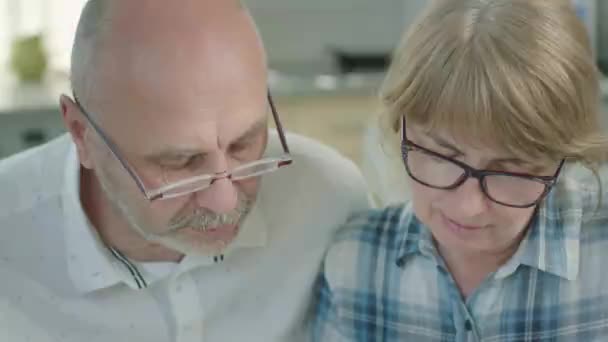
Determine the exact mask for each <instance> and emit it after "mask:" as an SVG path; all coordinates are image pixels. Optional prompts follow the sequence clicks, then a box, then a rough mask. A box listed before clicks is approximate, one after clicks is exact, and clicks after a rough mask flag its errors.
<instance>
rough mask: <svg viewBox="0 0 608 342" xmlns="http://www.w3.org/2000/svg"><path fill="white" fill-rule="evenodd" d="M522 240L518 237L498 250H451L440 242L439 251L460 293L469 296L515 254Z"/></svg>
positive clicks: (465, 296)
mask: <svg viewBox="0 0 608 342" xmlns="http://www.w3.org/2000/svg"><path fill="white" fill-rule="evenodd" d="M520 242H521V239H518V240H517V241H515V242H514V243H513V244H511V245H509V246H508V247H507V248H505V249H504V250H500V251H496V252H481V251H480V252H470V253H467V252H461V251H451V250H449V249H447V248H442V246H441V245H439V244H438V251H439V254H440V255H441V257H442V258H443V260H444V262H445V264H446V267H447V268H448V271H449V272H450V274H451V275H452V277H453V278H454V281H455V282H456V286H457V287H458V289H459V290H460V293H461V294H462V296H463V297H464V298H468V297H469V296H470V295H471V294H472V293H473V292H474V291H475V289H477V288H478V287H479V285H481V283H482V282H483V281H484V280H485V279H486V278H487V276H488V275H490V274H491V273H493V272H496V271H497V270H498V269H499V268H500V267H501V266H502V265H504V264H505V263H506V262H507V261H508V260H509V259H510V258H511V257H512V256H513V254H515V251H517V248H518V247H519V243H520Z"/></svg>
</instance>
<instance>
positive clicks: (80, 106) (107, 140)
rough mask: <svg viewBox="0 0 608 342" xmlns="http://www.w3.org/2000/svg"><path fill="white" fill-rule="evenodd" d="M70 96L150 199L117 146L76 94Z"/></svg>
mask: <svg viewBox="0 0 608 342" xmlns="http://www.w3.org/2000/svg"><path fill="white" fill-rule="evenodd" d="M72 96H74V102H76V105H77V106H78V108H80V112H81V113H82V115H84V117H85V118H86V119H87V121H88V122H89V123H90V124H91V126H92V127H93V129H94V130H95V131H96V132H97V134H99V136H100V137H101V139H103V141H104V143H105V144H106V145H108V148H109V150H110V152H111V153H112V154H113V155H114V157H115V158H116V159H117V160H118V162H119V163H120V165H122V167H123V169H125V171H127V172H128V173H129V175H131V177H132V178H133V179H134V180H135V184H136V185H137V187H138V188H139V190H140V191H141V192H142V193H143V194H144V196H145V197H146V198H148V199H150V198H149V197H148V193H147V191H146V189H145V187H144V184H143V182H142V181H141V179H140V178H139V176H138V175H137V174H135V172H134V171H133V169H132V168H131V167H130V166H129V165H128V163H127V161H126V160H124V159H123V158H122V157H121V156H120V154H118V153H116V151H118V147H117V146H116V145H115V144H114V143H113V142H112V140H110V138H109V137H108V136H107V135H106V134H105V133H104V132H103V130H102V129H101V128H100V127H99V126H97V124H96V123H95V121H94V120H93V118H91V116H90V115H89V113H87V111H86V110H85V109H84V107H83V106H82V105H81V104H80V101H78V98H77V97H76V94H72Z"/></svg>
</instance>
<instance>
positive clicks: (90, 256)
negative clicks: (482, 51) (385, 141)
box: [0, 0, 367, 342]
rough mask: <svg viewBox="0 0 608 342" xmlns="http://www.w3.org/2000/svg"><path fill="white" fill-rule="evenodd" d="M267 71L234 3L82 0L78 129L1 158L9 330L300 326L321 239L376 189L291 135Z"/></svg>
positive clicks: (246, 332)
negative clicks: (268, 84) (84, 0)
mask: <svg viewBox="0 0 608 342" xmlns="http://www.w3.org/2000/svg"><path fill="white" fill-rule="evenodd" d="M266 81H267V80H266V61H265V56H264V52H263V47H262V44H261V42H260V39H259V37H258V35H257V33H256V30H255V27H254V24H253V22H252V20H251V18H250V16H249V15H248V12H247V11H246V10H245V9H243V8H242V6H241V5H240V4H239V3H238V2H236V1H228V0H222V1H217V0H177V1H171V2H161V1H156V0H114V1H108V0H92V1H90V2H89V3H88V4H87V5H86V7H85V9H84V11H83V14H82V17H81V19H80V23H79V27H78V30H77V35H76V39H75V43H74V49H73V58H72V86H73V91H74V92H73V94H70V95H69V96H68V95H66V96H62V97H61V99H60V103H61V110H62V113H63V119H64V121H65V125H66V127H67V129H68V131H69V134H67V135H65V136H63V137H60V138H59V139H57V140H55V141H52V142H50V143H48V144H46V145H44V146H41V147H39V148H36V149H34V150H30V151H26V152H24V153H21V154H19V155H16V156H14V157H11V158H9V159H7V160H4V161H2V162H0V189H2V191H1V192H0V234H1V238H0V279H1V281H0V298H2V303H4V305H3V307H6V308H10V310H13V311H18V312H13V313H10V312H9V313H5V314H3V315H0V331H2V330H3V327H2V326H3V325H4V326H10V327H11V329H10V330H9V331H13V334H14V335H17V336H12V337H10V338H9V339H8V340H10V341H11V342H13V341H19V340H29V339H31V338H35V339H36V341H39V340H40V337H39V336H40V334H41V332H43V333H45V334H46V335H48V338H49V340H50V341H78V342H82V341H87V342H97V341H99V342H101V341H103V342H107V341H129V342H132V341H146V342H151V341H158V342H166V341H179V342H189V341H197V342H200V341H221V342H226V341H264V342H268V341H298V340H300V339H306V338H307V337H306V336H305V333H304V331H305V330H306V329H304V326H305V324H306V322H307V313H308V312H309V307H310V306H309V303H310V302H311V301H312V300H311V293H312V289H311V288H312V284H313V283H314V279H315V276H316V274H317V271H318V269H319V264H320V262H321V259H322V257H323V254H324V251H325V248H326V246H327V244H328V242H329V240H331V238H332V235H333V232H334V231H335V229H337V228H338V227H339V226H340V225H341V224H342V223H343V222H344V221H345V220H346V218H347V216H349V215H350V214H351V213H352V212H354V211H357V210H359V209H364V208H365V207H366V206H367V195H366V190H365V185H364V182H363V180H362V177H361V176H360V174H359V172H358V171H357V169H356V167H355V166H354V165H353V164H352V163H350V162H348V161H347V160H345V159H344V158H343V157H341V156H340V155H339V154H338V153H336V152H334V151H333V150H330V149H329V148H327V147H324V146H322V145H320V144H318V143H315V142H313V141H311V140H309V139H306V138H303V137H300V136H296V135H286V134H285V133H284V131H283V128H282V126H281V123H280V117H279V114H278V112H277V110H276V109H275V107H274V105H273V103H272V98H271V97H270V95H269V94H268V91H267V87H266ZM269 121H270V123H269ZM269 125H271V126H273V127H276V129H275V128H273V129H270V130H269V129H268V126H269ZM262 176H263V178H261V177H262ZM12 317H16V318H15V319H18V320H19V324H18V325H17V323H14V322H13V321H12V319H13V318H12ZM26 323H27V324H26ZM20 327H23V328H20ZM15 330H17V331H18V332H17V333H15ZM33 331H35V332H36V334H37V335H36V337H32V336H30V334H31V333H32V332H33ZM8 340H7V341H8Z"/></svg>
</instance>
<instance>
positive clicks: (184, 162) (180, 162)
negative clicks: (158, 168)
mask: <svg viewBox="0 0 608 342" xmlns="http://www.w3.org/2000/svg"><path fill="white" fill-rule="evenodd" d="M195 160H196V157H184V158H179V159H175V160H172V161H169V162H165V163H163V164H162V166H163V167H164V168H167V169H173V170H179V169H183V168H187V167H189V166H191V165H192V164H194V162H195Z"/></svg>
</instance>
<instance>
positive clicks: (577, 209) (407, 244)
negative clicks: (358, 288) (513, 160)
mask: <svg viewBox="0 0 608 342" xmlns="http://www.w3.org/2000/svg"><path fill="white" fill-rule="evenodd" d="M572 186H576V185H573V183H568V182H564V184H560V185H559V186H556V187H555V188H554V189H553V191H551V193H550V194H549V196H547V198H546V199H545V201H544V202H543V204H542V205H541V206H540V207H539V209H538V211H537V213H536V214H535V216H534V218H533V220H532V222H531V223H530V229H528V231H527V233H526V236H525V237H524V239H523V240H522V242H521V243H520V245H519V248H518V249H517V251H516V252H515V254H514V255H513V257H511V259H509V261H508V262H507V263H505V264H504V265H503V266H501V267H500V268H499V269H498V270H497V271H496V273H495V275H494V276H495V277H496V278H498V279H500V278H506V277H508V276H509V275H511V274H512V273H513V272H515V270H516V269H517V268H518V267H519V266H520V265H526V266H529V267H532V268H536V269H538V270H540V271H543V272H546V273H550V274H553V275H556V276H558V277H561V278H564V279H568V280H575V279H576V278H577V276H578V272H579V254H580V252H579V251H580V233H581V225H582V221H583V206H582V205H581V204H582V203H585V202H586V200H588V199H587V198H582V197H583V196H585V195H586V194H587V193H586V192H583V191H572V189H570V190H565V189H563V187H572ZM579 190H580V189H579ZM566 208H567V209H566ZM400 220H401V222H400V225H401V226H402V227H406V228H407V229H405V230H404V231H405V234H404V236H403V240H402V242H401V244H400V247H399V251H398V253H397V255H398V256H399V257H398V259H397V264H398V265H400V266H403V265H404V264H405V262H407V259H408V257H410V256H413V255H415V254H420V255H423V256H425V257H428V258H431V259H433V260H434V261H435V262H436V263H437V264H438V265H439V264H443V261H442V259H441V257H440V256H439V254H438V252H437V249H436V248H435V244H434V241H433V237H432V235H431V233H430V231H429V229H428V228H427V227H426V226H425V225H424V224H422V223H421V222H420V221H419V220H418V219H417V218H416V217H415V215H413V211H412V206H411V203H408V204H407V205H406V206H405V210H403V215H402V216H401V219H400Z"/></svg>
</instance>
